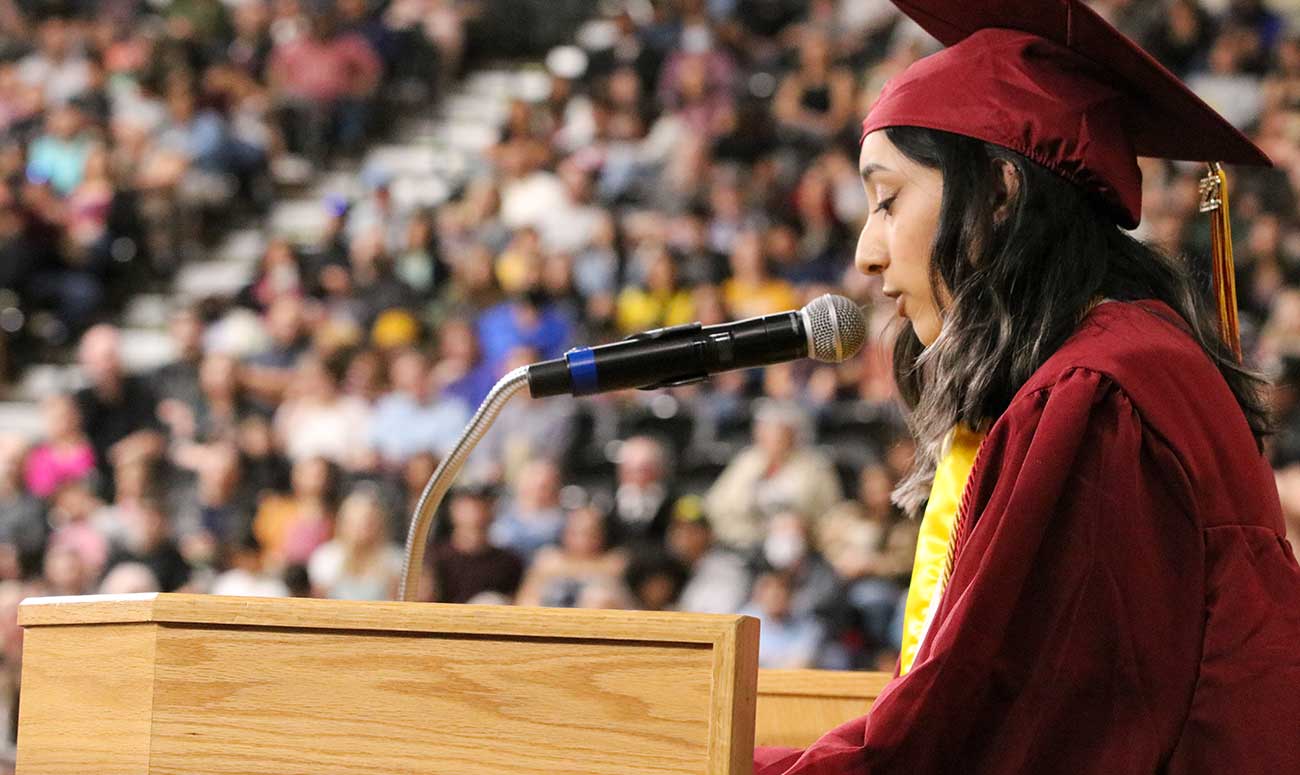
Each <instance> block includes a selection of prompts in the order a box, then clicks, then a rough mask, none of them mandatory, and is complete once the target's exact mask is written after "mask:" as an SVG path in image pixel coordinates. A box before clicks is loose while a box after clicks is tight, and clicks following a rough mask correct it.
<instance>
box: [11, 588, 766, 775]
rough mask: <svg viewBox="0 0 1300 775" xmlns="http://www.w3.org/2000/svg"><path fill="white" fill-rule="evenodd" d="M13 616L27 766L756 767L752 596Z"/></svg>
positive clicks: (248, 603)
mask: <svg viewBox="0 0 1300 775" xmlns="http://www.w3.org/2000/svg"><path fill="white" fill-rule="evenodd" d="M19 623H20V624H22V625H23V627H24V628H25V635H24V644H23V676H22V697H21V701H20V709H19V728H18V770H17V771H18V773H19V775H336V774H337V775H342V774H343V773H348V775H355V774H358V773H376V774H382V775H390V774H392V775H398V774H400V775H408V774H409V775H417V774H419V775H423V774H425V773H456V774H457V775H486V774H487V773H502V774H504V773H512V774H514V773H539V774H540V773H547V774H548V775H552V774H555V773H574V774H575V775H579V774H580V775H588V774H591V775H596V774H597V773H611V774H612V773H619V775H624V774H625V773H655V774H656V775H658V774H663V775H668V774H670V773H683V775H684V774H686V773H690V774H691V775H700V773H709V774H710V775H723V774H724V773H730V774H731V775H741V774H744V773H749V772H750V771H751V769H752V756H753V741H754V712H755V710H754V709H755V680H756V679H755V677H756V675H757V672H758V671H757V656H758V622H757V621H756V620H755V619H752V618H749V617H744V616H710V615H692V614H657V613H648V612H624V611H579V610H569V609H540V608H514V607H497V606H456V605H439V604H432V603H352V602H341V601H327V600H302V599H258V598H232V597H215V596H206V595H175V594H171V595H168V594H148V595H126V596H120V597H75V598H36V599H32V600H28V601H26V602H24V603H23V604H22V606H21V608H20V612H19Z"/></svg>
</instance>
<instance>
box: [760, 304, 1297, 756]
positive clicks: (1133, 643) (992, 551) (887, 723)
mask: <svg viewBox="0 0 1300 775" xmlns="http://www.w3.org/2000/svg"><path fill="white" fill-rule="evenodd" d="M964 500H965V501H966V507H967V508H968V509H969V511H968V519H970V518H973V519H974V522H973V523H972V525H971V526H970V527H969V529H968V530H967V532H966V537H965V540H960V541H959V546H958V554H957V558H956V563H955V565H954V568H953V574H952V579H951V581H950V583H949V585H948V588H947V590H946V591H945V593H944V595H943V597H942V599H941V601H940V604H939V609H938V612H937V615H936V617H935V620H934V622H933V624H932V625H931V629H930V633H929V636H928V637H927V639H926V641H925V643H924V644H923V645H922V647H921V650H920V653H919V654H918V655H917V659H916V662H915V664H914V665H913V667H912V670H911V671H910V672H909V673H908V674H907V675H906V676H904V677H902V678H898V679H895V680H894V681H893V682H892V683H891V684H890V685H889V686H888V687H887V688H886V689H885V690H884V692H883V693H882V694H881V695H880V698H879V699H878V700H877V702H876V704H875V705H874V707H873V708H872V710H871V713H870V715H869V716H865V717H863V718H860V719H857V720H855V721H851V722H849V723H846V724H844V725H842V726H840V727H838V728H836V729H834V730H831V731H830V732H828V733H827V734H826V735H824V736H823V737H822V738H821V739H820V740H818V741H817V742H816V743H815V744H814V745H812V746H811V747H810V748H808V749H807V750H806V751H802V752H800V751H795V750H791V749H763V748H760V749H758V750H757V751H756V753H755V764H756V767H755V772H756V774H757V775H778V773H789V775H849V774H853V775H882V774H883V773H904V774H906V775H929V774H930V773H972V774H974V773H1083V774H1088V775H1091V774H1092V773H1097V774H1098V775H1101V774H1102V773H1105V775H1114V774H1115V773H1169V774H1170V775H1183V774H1184V773H1218V772H1225V773H1232V775H1247V774H1248V773H1261V774H1262V773H1270V775H1271V774H1273V773H1300V567H1298V566H1297V564H1296V559H1295V556H1294V555H1293V554H1292V552H1291V548H1290V546H1289V545H1288V544H1287V542H1286V539H1285V531H1284V527H1283V522H1282V516H1281V510H1280V507H1279V504H1278V497H1277V490H1276V486H1275V484H1274V481H1273V475H1272V471H1271V470H1270V468H1269V466H1268V464H1267V462H1266V461H1265V460H1264V459H1263V458H1262V456H1261V455H1260V454H1259V452H1258V451H1257V449H1256V445H1255V441H1254V439H1253V438H1252V436H1251V433H1250V430H1249V428H1248V427H1247V424H1246V421H1245V418H1244V416H1243V415H1242V412H1241V410H1240V409H1239V408H1238V406H1237V404H1236V401H1235V400H1234V398H1233V396H1232V393H1231V392H1230V391H1229V389H1228V387H1227V385H1226V384H1225V383H1224V381H1223V379H1222V378H1221V377H1220V376H1219V374H1218V372H1217V370H1216V369H1215V368H1214V366H1213V364H1212V363H1211V362H1210V361H1209V359H1208V358H1206V357H1205V355H1204V354H1203V353H1202V352H1201V351H1200V349H1199V348H1198V347H1197V345H1196V344H1195V342H1194V341H1193V340H1192V339H1191V337H1190V336H1188V335H1187V334H1186V333H1185V330H1184V328H1183V326H1182V324H1181V321H1180V320H1179V319H1178V317H1177V316H1176V315H1175V313H1174V312H1173V311H1172V310H1171V309H1170V308H1169V307H1167V306H1165V305H1164V304H1161V303H1159V302H1140V303H1120V302H1109V303H1106V304H1102V305H1100V306H1098V307H1097V308H1095V309H1094V310H1093V311H1092V312H1091V313H1090V314H1089V315H1088V317H1087V318H1086V319H1085V320H1084V322H1083V323H1082V324H1081V325H1080V328H1079V330H1078V331H1077V332H1076V333H1075V334H1074V335H1073V336H1072V337H1071V338H1070V339H1069V341H1067V342H1066V344H1065V345H1064V346H1063V347H1062V348H1061V349H1060V350H1059V351H1058V352H1057V353H1055V354H1054V355H1053V356H1052V357H1051V358H1050V359H1049V360H1048V362H1047V363H1046V364H1044V365H1043V367H1042V368H1041V369H1039V370H1038V371H1037V372H1036V373H1035V374H1034V375H1033V377H1032V378H1031V379H1030V380H1029V382H1028V383H1026V384H1025V385H1024V387H1023V388H1022V389H1021V390H1020V391H1019V392H1018V393H1017V395H1016V397H1015V399H1014V400H1013V401H1012V403H1011V404H1010V406H1009V407H1008V408H1007V411H1006V412H1005V414H1003V416H1002V417H1001V418H999V419H998V421H997V422H996V423H995V424H994V425H993V427H992V428H991V429H990V431H989V434H988V436H987V437H986V438H985V440H984V443H983V445H982V447H981V449H980V452H979V454H978V456H977V458H976V461H975V466H974V468H973V469H972V471H971V477H970V480H969V481H968V484H967V491H966V492H965V495H964Z"/></svg>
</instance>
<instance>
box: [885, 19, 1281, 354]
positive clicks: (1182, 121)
mask: <svg viewBox="0 0 1300 775" xmlns="http://www.w3.org/2000/svg"><path fill="white" fill-rule="evenodd" d="M893 3H894V5H896V6H898V7H899V8H900V9H901V10H902V11H903V13H905V14H907V15H908V16H909V17H911V18H912V19H913V20H914V21H915V22H916V23H917V24H919V25H920V26H921V27H922V28H923V29H925V31H926V32H929V33H930V34H931V35H933V36H934V37H935V38H937V39H938V40H939V41H940V42H941V43H943V44H944V45H945V46H947V47H948V48H946V49H944V50H943V51H940V52H939V53H937V54H933V55H931V56H928V57H925V58H924V59H921V60H918V61H917V62H914V63H913V64H912V65H911V66H910V67H908V68H907V69H906V70H904V71H903V72H902V73H901V74H899V75H898V76H896V77H895V78H893V79H891V80H890V82H889V83H888V84H887V85H886V86H885V89H884V91H883V92H881V95H880V98H879V99H878V100H877V101H876V104H875V105H873V106H872V108H871V112H870V113H869V114H868V115H867V118H866V120H865V121H864V122H863V123H862V134H863V136H864V137H865V136H866V135H867V134H869V133H871V132H874V131H876V130H878V129H884V128H887V127H891V126H918V127H924V128H927V129H938V130H942V131H946V132H952V133H954V134H959V135H964V136H966V137H972V138H975V139H977V140H984V141H985V142H989V143H993V144H994V145H999V146H1002V147H1004V148H1010V149H1011V150H1013V151H1017V152H1019V153H1021V154H1023V155H1025V156H1026V157H1028V158H1030V159H1033V160H1034V161H1036V162H1038V163H1039V164H1041V165H1042V166H1044V167H1046V168H1048V169H1050V170H1052V171H1053V172H1055V173H1057V174H1058V175H1061V176H1062V177H1064V178H1066V179H1067V180H1070V181H1071V182H1073V183H1075V184H1076V185H1078V186H1081V187H1082V188H1084V189H1085V190H1086V191H1088V192H1090V193H1091V194H1093V195H1094V196H1095V197H1096V198H1097V199H1098V200H1099V201H1100V202H1102V203H1103V204H1104V205H1105V207H1106V209H1107V210H1108V211H1109V212H1110V213H1111V214H1112V215H1113V216H1114V218H1115V221H1116V223H1118V224H1119V225H1120V226H1123V227H1124V228H1126V229H1132V228H1134V227H1136V226H1137V225H1138V222H1139V221H1140V220H1141V219H1142V173H1141V170H1140V169H1139V168H1138V165H1137V157H1139V156H1150V157H1157V158H1163V159H1179V160H1184V161H1204V162H1209V163H1210V174H1209V175H1208V176H1207V177H1206V178H1205V179H1204V180H1203V181H1202V183H1201V185H1202V203H1201V209H1202V210H1203V211H1206V212H1213V213H1214V215H1213V220H1212V234H1213V240H1214V260H1213V277H1214V292H1215V295H1216V297H1217V300H1218V307H1219V318H1220V329H1221V333H1222V335H1223V338H1224V340H1225V341H1226V342H1227V343H1228V344H1229V345H1230V346H1231V347H1232V348H1233V349H1234V350H1235V351H1236V352H1237V354H1238V356H1240V353H1241V345H1240V337H1239V335H1238V332H1237V298H1236V289H1235V283H1234V279H1233V268H1232V233H1231V229H1230V228H1229V221H1228V200H1227V190H1226V182H1225V179H1224V176H1223V171H1222V168H1221V167H1220V165H1219V162H1231V163H1235V164H1255V165H1265V166H1272V162H1271V161H1269V158H1268V156H1266V155H1265V154H1264V152H1263V151H1261V150H1260V149H1259V148H1258V147H1256V145H1255V144H1254V143H1252V142H1251V141H1250V140H1249V139H1248V138H1247V137H1246V136H1245V135H1243V134H1242V133H1241V132H1239V131H1238V130H1237V129H1236V128H1235V127H1233V126H1232V124H1230V123H1228V121H1227V120H1226V119H1225V118H1223V116H1220V115H1219V114H1218V113H1217V112H1215V110H1214V109H1213V108H1211V107H1210V106H1209V105H1206V104H1205V102H1204V101H1203V100H1201V98H1200V97H1197V96H1196V95H1195V94H1193V93H1192V91H1191V90H1190V89H1188V88H1187V87H1186V86H1185V85H1184V84H1183V83H1182V81H1180V80H1178V77H1177V76H1175V75H1174V74H1173V73H1171V72H1169V71H1168V70H1166V69H1165V68H1164V66H1162V65H1161V64H1160V63H1159V62H1157V61H1156V60H1155V59H1154V58H1153V57H1152V56H1151V55H1150V54H1148V53H1147V52H1145V51H1143V50H1142V49H1141V48H1140V47H1139V46H1137V45H1136V44H1134V43H1133V42H1132V41H1130V40H1129V39H1128V38H1126V37H1124V35H1123V34H1122V33H1120V32H1119V30H1116V29H1115V28H1114V27H1112V26H1111V25H1110V24H1108V23H1107V22H1106V21H1105V20H1104V19H1102V18H1101V17H1100V16H1098V15H1097V14H1096V13H1095V12H1094V11H1093V10H1092V9H1091V8H1088V7H1087V6H1085V5H1084V4H1083V3H1082V2H1080V0H893Z"/></svg>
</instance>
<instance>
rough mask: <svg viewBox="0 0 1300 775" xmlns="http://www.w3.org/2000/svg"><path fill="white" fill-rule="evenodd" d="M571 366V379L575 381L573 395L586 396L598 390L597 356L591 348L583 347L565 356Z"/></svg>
mask: <svg viewBox="0 0 1300 775" xmlns="http://www.w3.org/2000/svg"><path fill="white" fill-rule="evenodd" d="M564 360H565V362H567V363H568V364H569V378H570V379H571V380H573V394H574V395H575V396H586V395H591V394H592V393H595V392H596V391H597V390H598V387H597V384H596V355H595V353H593V352H592V351H591V348H590V347H581V348H578V349H575V350H570V351H568V352H567V353H565V354H564Z"/></svg>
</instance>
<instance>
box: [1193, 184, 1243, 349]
mask: <svg viewBox="0 0 1300 775" xmlns="http://www.w3.org/2000/svg"><path fill="white" fill-rule="evenodd" d="M1200 193H1201V212H1203V213H1211V215H1210V241H1211V249H1212V250H1213V251H1214V263H1213V279H1214V297H1215V299H1216V300H1217V301H1218V304H1219V333H1220V335H1221V336H1222V337H1223V341H1224V342H1225V343H1226V344H1227V345H1228V347H1230V348H1232V351H1233V353H1235V354H1236V356H1237V360H1238V361H1240V360H1241V331H1240V328H1239V327H1238V324H1237V275H1236V270H1235V269H1234V268H1233V262H1232V223H1231V222H1230V221H1229V219H1228V178H1227V176H1226V175H1225V174H1224V172H1223V165H1221V164H1219V163H1218V162H1217V161H1216V162H1210V165H1209V170H1208V171H1207V173H1206V175H1205V177H1204V178H1201V185H1200Z"/></svg>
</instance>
